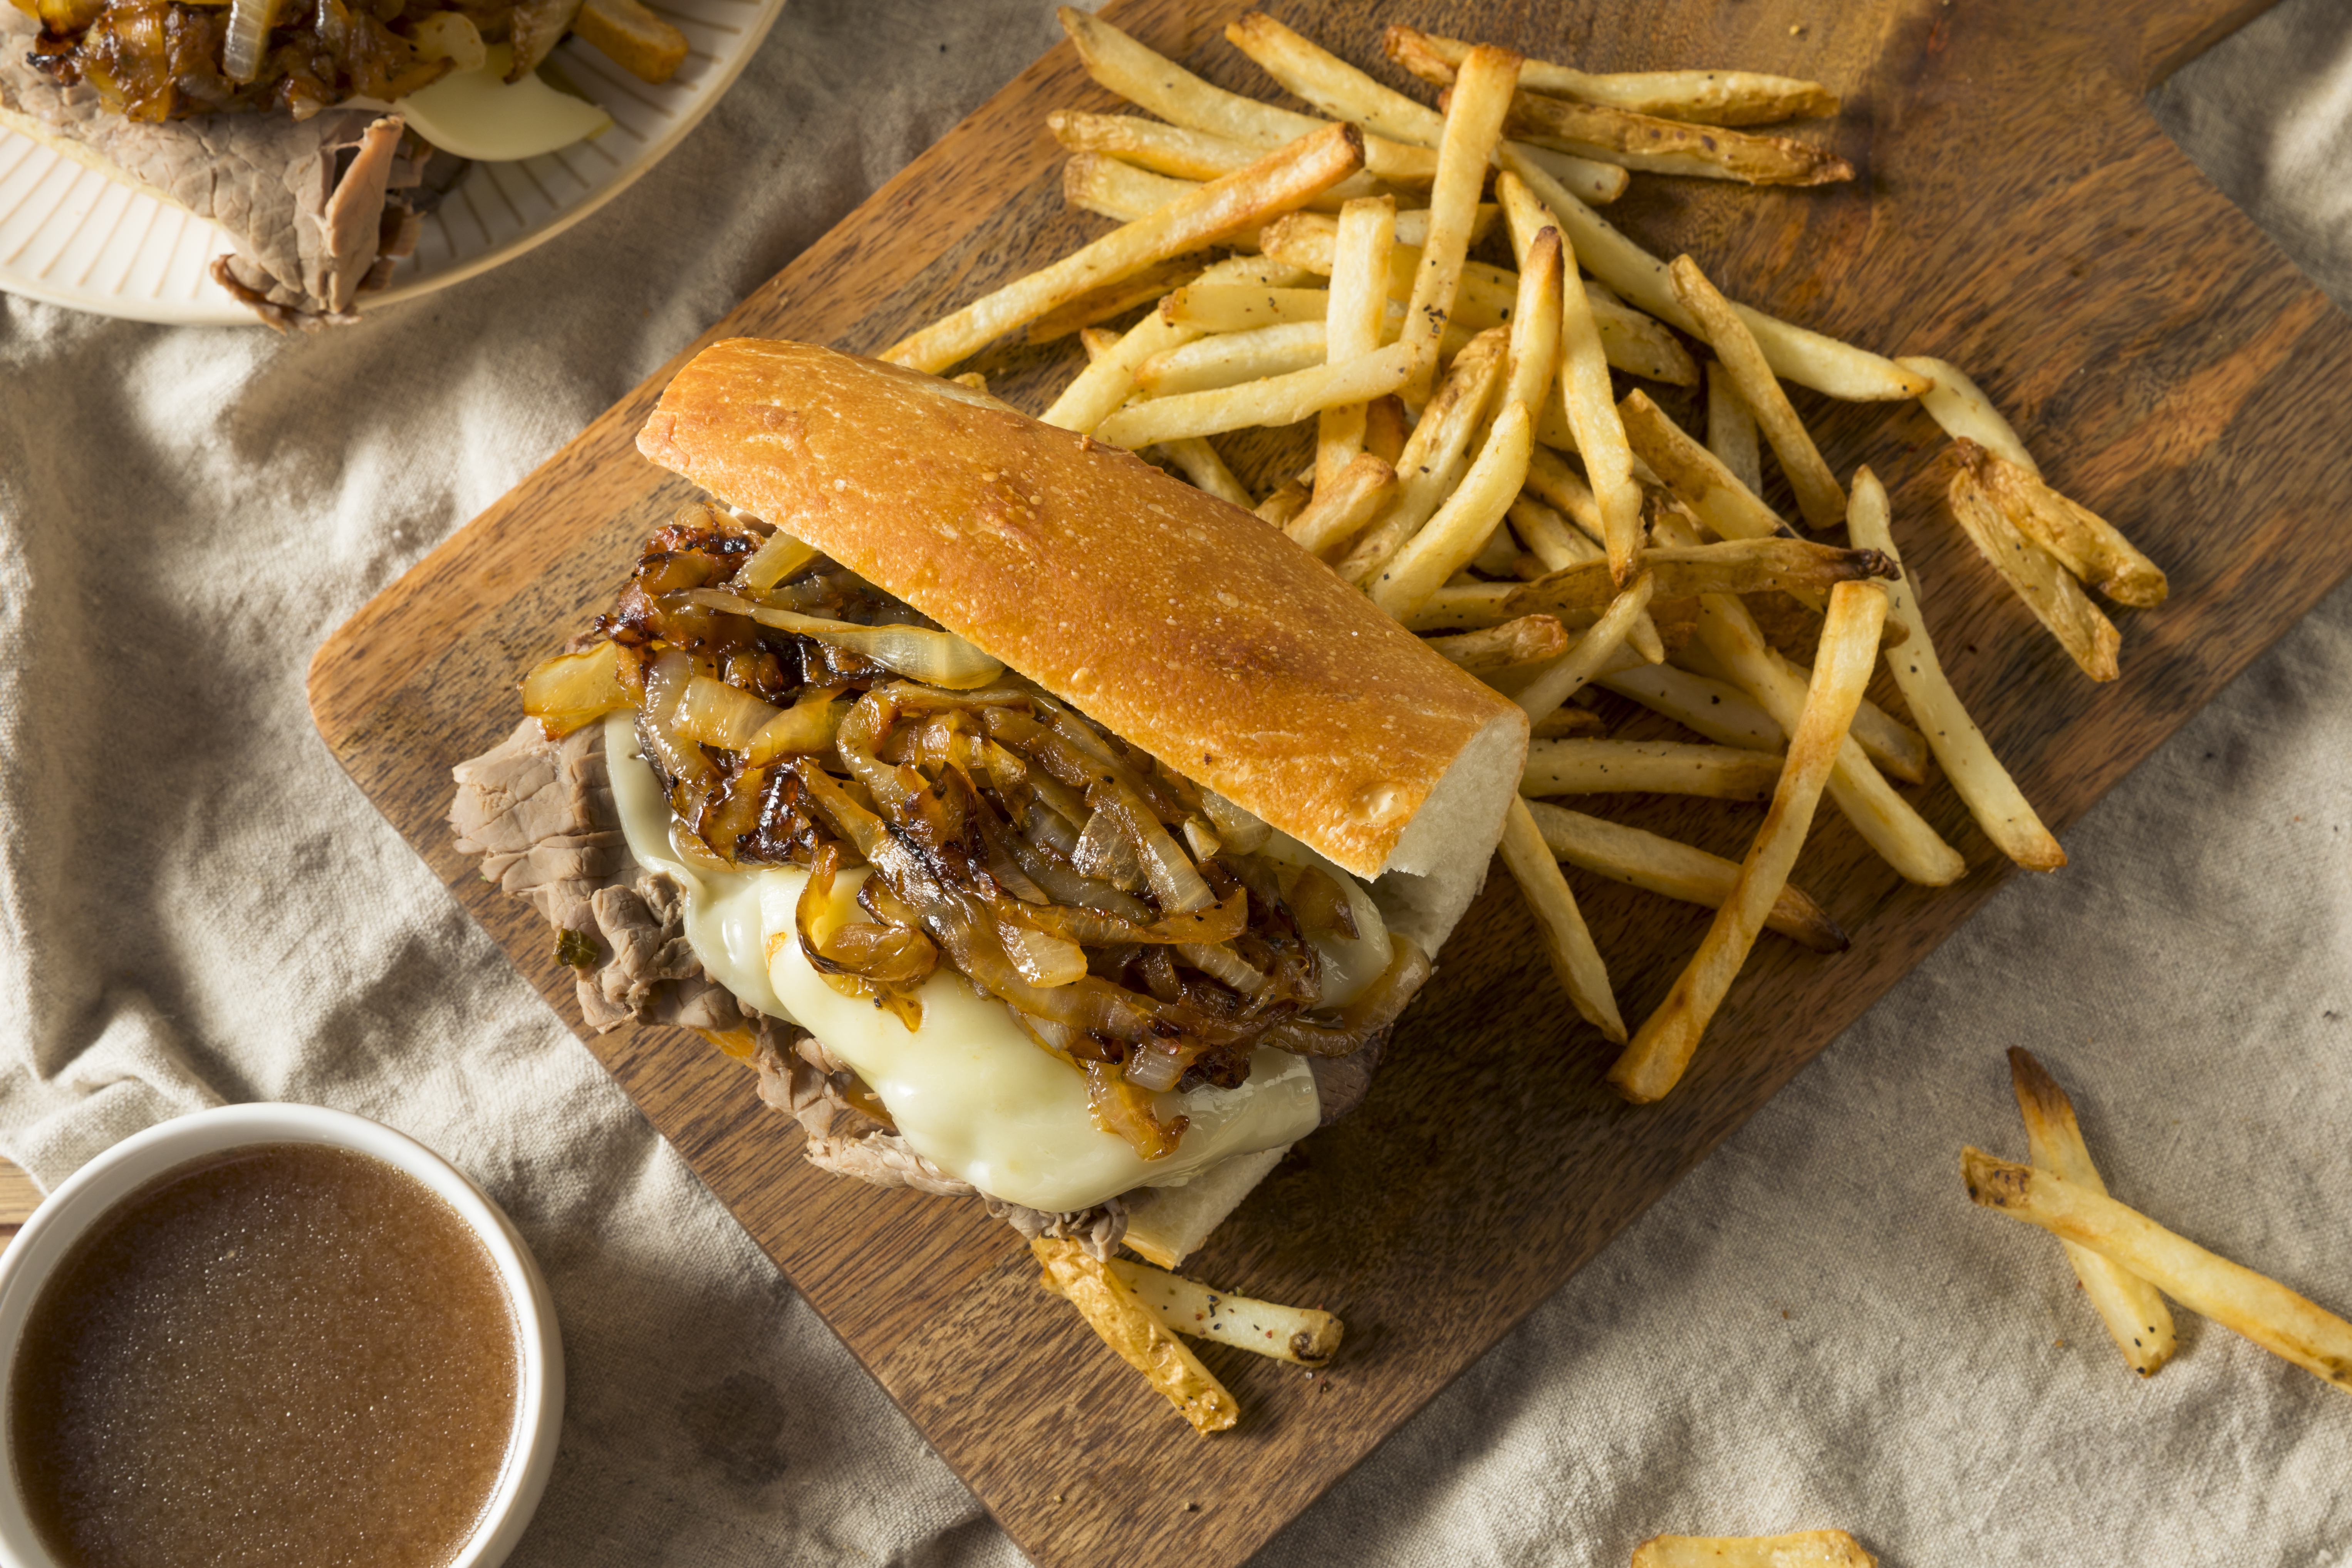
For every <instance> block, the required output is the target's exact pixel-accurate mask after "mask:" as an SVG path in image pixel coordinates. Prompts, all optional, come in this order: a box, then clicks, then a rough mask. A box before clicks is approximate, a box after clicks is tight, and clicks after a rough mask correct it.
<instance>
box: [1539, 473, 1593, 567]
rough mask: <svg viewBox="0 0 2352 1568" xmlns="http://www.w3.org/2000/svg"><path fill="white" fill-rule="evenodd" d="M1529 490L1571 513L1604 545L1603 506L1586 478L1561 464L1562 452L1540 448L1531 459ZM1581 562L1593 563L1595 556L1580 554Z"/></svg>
mask: <svg viewBox="0 0 2352 1568" xmlns="http://www.w3.org/2000/svg"><path fill="white" fill-rule="evenodd" d="M1528 493H1529V494H1531V495H1533V496H1536V497H1538V499H1540V500H1543V501H1545V502H1546V503H1548V504H1549V505H1550V506H1552V507H1554V508H1556V509H1558V510H1560V511H1562V512H1565V513H1567V514H1568V517H1569V519H1570V521H1573V522H1574V523H1575V524H1576V526H1577V527H1578V528H1579V529H1580V530H1582V531H1583V533H1584V536H1585V537H1586V538H1587V539H1589V540H1591V542H1593V543H1594V544H1596V545H1598V544H1599V543H1600V542H1601V503H1600V502H1599V501H1598V500H1595V499H1594V498H1593V494H1592V487H1591V485H1589V484H1586V483H1585V482H1584V476H1583V475H1581V474H1580V473H1578V472H1577V471H1576V470H1575V469H1574V468H1570V467H1569V466H1568V465H1567V464H1566V463H1563V462H1561V461H1560V459H1559V453H1557V452H1555V451H1552V450H1550V449H1549V448H1546V447H1537V448H1536V450H1535V452H1534V453H1533V454H1532V455H1531V456H1529V458H1528ZM1577 559H1578V560H1580V561H1590V560H1591V559H1592V557H1591V555H1580V556H1578V557H1577ZM1563 564H1565V563H1563Z"/></svg>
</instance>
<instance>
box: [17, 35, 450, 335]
mask: <svg viewBox="0 0 2352 1568" xmlns="http://www.w3.org/2000/svg"><path fill="white" fill-rule="evenodd" d="M37 33H38V24H37V23H35V22H34V21H33V20H32V19H31V18H30V17H27V16H25V15H24V14H23V13H21V12H20V11H18V10H17V9H16V7H15V6H14V5H0V117H5V119H7V120H8V121H10V122H12V123H14V124H15V125H16V126H17V127H18V128H20V129H22V130H24V131H26V133H28V134H31V135H36V136H38V137H40V138H42V139H43V140H45V141H47V142H52V143H53V144H60V145H62V146H64V147H66V148H68V149H70V150H71V151H73V152H76V153H80V154H83V155H84V159H83V161H85V162H89V163H95V164H97V165H98V166H100V167H101V168H103V169H105V170H106V171H107V172H108V173H110V174H123V175H127V176H128V177H130V178H131V179H132V180H134V181H136V182H138V183H139V184H142V185H145V186H147V187H149V188H151V189H152V190H154V191H155V192H157V193H158V194H159V195H163V197H164V198H165V199H167V200H169V201H171V202H173V203H174V204H176V205H180V206H183V207H185V208H186V209H187V210H188V211H189V212H191V213H194V215H195V216H198V217H200V218H207V219H209V220H211V221H212V222H213V223H215V224H216V225H218V226H219V227H220V229H221V231H222V232H223V233H224V234H226V236H227V237H228V240H229V244H230V246H231V247H233V254H231V255H228V256H225V257H222V258H219V259H218V260H217V261H215V263H214V267H213V275H214V277H215V279H218V281H219V282H220V283H221V284H222V285H223V286H224V287H226V289H228V290H229V292H230V293H232V294H234V295H236V297H237V298H238V299H239V300H243V301H245V302H246V303H247V305H249V306H251V307H252V308H253V309H254V310H255V311H256V313H257V314H258V315H260V317H261V318H262V320H264V321H268V323H269V324H270V325H272V326H274V327H277V328H278V329H280V330H281V331H282V330H284V329H285V328H288V327H303V328H311V327H319V326H324V325H328V324H331V323H341V322H348V321H356V320H358V317H357V315H356V314H355V313H354V312H353V311H352V300H355V299H356V298H357V297H358V296H359V294H360V293H361V292H362V289H381V288H383V286H384V283H385V281H386V279H387V278H388V276H389V272H390V268H380V267H379V266H378V265H377V264H378V262H379V261H380V260H383V259H386V252H385V245H386V242H387V241H389V242H390V243H391V245H392V247H393V250H392V254H395V255H396V254H400V253H401V247H402V246H403V245H404V244H405V245H407V246H411V247H413V246H414V244H415V233H414V230H413V228H412V227H411V226H409V224H408V223H407V221H406V220H407V219H408V217H409V216H410V214H411V206H410V202H409V199H408V193H410V192H412V191H415V190H416V189H417V188H418V187H419V184H420V182H421V181H422V179H423V177H424V162H425V157H426V156H428V155H429V152H428V151H426V150H421V149H416V148H415V143H414V142H413V140H412V149H413V150H414V151H415V155H414V156H404V155H403V153H402V151H401V143H402V122H401V121H400V120H399V118H398V117H396V116H393V115H385V114H383V113H380V112H378V111H375V110H357V109H332V110H325V111H323V112H321V113H319V114H315V115H312V116H311V117H310V119H308V120H300V121H298V120H295V119H293V118H292V117H291V116H289V115H286V114H278V113H236V114H204V115H196V116H194V117H191V118H189V119H185V120H173V121H164V122H163V123H161V124H149V123H143V122H141V121H132V120H127V119H125V118H123V117H122V116H121V115H120V114H117V113H114V112H113V111H111V110H109V109H107V107H106V106H105V104H104V103H103V102H102V101H101V100H100V98H99V95H98V92H97V90H96V89H93V88H89V87H87V86H81V85H76V86H72V87H59V86H58V85H57V84H56V83H55V82H53V81H51V80H50V79H49V78H48V77H47V76H46V75H44V74H43V73H42V72H40V71H39V70H37V69H35V68H33V67H32V66H31V65H29V64H27V63H26V58H25V57H26V51H27V48H28V47H29V46H30V44H31V41H32V40H33V38H34V37H37Z"/></svg>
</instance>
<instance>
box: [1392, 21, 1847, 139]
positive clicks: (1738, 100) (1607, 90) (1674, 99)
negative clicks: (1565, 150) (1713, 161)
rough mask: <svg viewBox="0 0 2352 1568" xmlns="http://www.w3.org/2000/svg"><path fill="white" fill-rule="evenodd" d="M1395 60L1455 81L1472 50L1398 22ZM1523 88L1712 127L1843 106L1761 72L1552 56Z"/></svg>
mask: <svg viewBox="0 0 2352 1568" xmlns="http://www.w3.org/2000/svg"><path fill="white" fill-rule="evenodd" d="M1382 42H1383V44H1384V45H1385V47H1386V48H1387V50H1388V56H1389V58H1391V59H1392V60H1394V61H1395V62H1396V63H1397V64H1399V65H1401V66H1402V67H1403V68H1405V69H1407V70H1409V71H1411V72H1412V74H1413V75H1415V76H1417V77H1419V78H1421V79H1422V80H1423V81H1428V82H1434V83H1436V84H1437V85H1438V86H1440V87H1451V86H1453V85H1454V67H1456V66H1458V65H1460V64H1461V63H1462V59H1463V57H1464V56H1465V55H1467V54H1468V53H1469V52H1470V46H1469V45H1468V44H1466V43H1464V42H1463V41H1461V40H1460V39H1458V38H1441V37H1432V36H1431V35H1429V34H1427V33H1423V32H1418V31H1416V30H1415V29H1413V28H1412V27H1402V26H1391V27H1390V28H1389V29H1388V32H1387V34H1386V36H1385V37H1384V38H1383V39H1382ZM1519 87H1520V89H1521V90H1523V91H1527V92H1545V93H1550V94H1551V95H1553V96H1554V97H1556V98H1572V99H1575V100H1577V101H1579V102H1580V103H1604V104H1608V105H1611V106H1612V107H1613V108H1617V109H1628V110H1633V112H1634V113H1636V114H1654V115H1656V116H1657V117H1658V118H1659V119H1661V120H1695V121H1702V122H1704V123H1706V124H1708V125H1769V124H1772V123H1774V122H1775V121H1782V120H1819V119H1826V118H1828V117H1830V116H1832V115H1834V114H1836V113H1837V111H1838V99H1837V94H1835V93H1833V92H1832V91H1831V90H1830V89H1827V88H1825V87H1823V86H1822V85H1821V83H1819V82H1812V81H1800V80H1798V79H1794V78H1792V77H1785V76H1765V75H1762V74H1760V73H1759V72H1755V71H1710V70H1679V71H1628V72H1622V73H1617V74H1612V75H1607V76H1599V75H1594V74H1592V73H1590V72H1586V71H1580V70H1576V69H1573V68H1570V67H1568V66H1560V65H1553V64H1550V63H1549V61H1545V60H1529V61H1528V62H1527V63H1526V64H1525V65H1523V66H1521V67H1520V68H1519Z"/></svg>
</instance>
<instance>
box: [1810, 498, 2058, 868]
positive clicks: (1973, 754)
mask: <svg viewBox="0 0 2352 1568" xmlns="http://www.w3.org/2000/svg"><path fill="white" fill-rule="evenodd" d="M1846 523H1847V527H1848V529H1849V530H1850V537H1851V538H1852V539H1853V542H1854V543H1855V544H1857V545H1860V546H1861V547H1862V548H1864V549H1865V550H1876V551H1879V552H1883V553H1884V554H1885V555H1886V556H1887V557H1888V558H1889V559H1890V560H1895V561H1896V562H1897V564H1900V560H1899V558H1898V557H1896V555H1895V533H1894V530H1893V529H1892V528H1891V527H1890V526H1889V525H1888V521H1887V508H1886V490H1885V487H1883V486H1882V485H1880V484H1879V482H1878V477H1877V476H1876V475H1875V474H1874V473H1872V472H1871V471H1870V469H1869V468H1858V469H1856V470H1855V471H1854V476H1853V500H1852V501H1851V503H1850V504H1849V506H1848V508H1847V512H1846ZM1886 604H1887V615H1888V616H1889V617H1890V618H1891V619H1894V620H1897V621H1900V622H1902V623H1904V624H1905V625H1906V626H1909V627H1910V630H1911V636H1910V637H1909V638H1908V639H1907V640H1906V642H1905V643H1904V645H1903V647H1901V648H1900V649H1899V650H1892V651H1889V652H1888V653H1887V654H1886V666H1887V668H1888V669H1889V670H1891V671H1892V672H1893V673H1894V676H1895V685H1896V686H1898V687H1900V688H1901V689H1902V691H1903V700H1904V701H1906V702H1907V703H1909V704H1910V705H1911V711H1912V712H1913V713H1914V714H1915V715H1916V716H1917V718H1918V720H1919V727H1920V729H1921V731H1924V732H1925V734H1926V736H1927V744H1928V745H1929V746H1930V747H1932V748H1934V750H1935V752H1936V761H1937V763H1941V764H1942V766H1943V769H1944V776H1945V777H1946V778H1948V779H1949V780H1951V781H1952V788H1953V789H1954V790H1955V791H1956V792H1957V793H1958V795H1959V797H1960V799H1961V800H1962V801H1963V802H1965V803H1966V804H1967V805H1968V808H1969V814H1970V815H1972V816H1975V818H1976V819H1977V826H1979V827H1981V828H1983V829H1984V834H1985V837H1987V838H1990V839H1991V840H1992V844H1993V847H1994V848H1996V849H1998V850H2000V852H2001V853H2002V854H2004V855H2006V856H2008V857H2009V858H2011V860H2014V861H2016V862H2017V863H2018V864H2019V865H2021V866H2022V867H2024V868H2027V869H2028V870H2032V871H2055V870H2056V869H2058V868H2060V867H2061V866H2063V865H2064V864H2066V851H2065V850H2063V849H2062V848H2060V847H2058V840H2057V839H2056V838H2054V837H2052V836H2051V832H2050V830H2049V829H2048V828H2047V827H2044V826H2042V818H2041V817H2040V816H2037V815H2035V813H2034V810H2033V807H2032V805H2030V804H2028V803H2027V801H2026V798H2025V795H2024V794H2023V792H2021V790H2019V789H2018V787H2017V782H2016V781H2015V780H2014V779H2012V778H2011V777H2010V776H2009V770H2007V769H2006V768H2004V767H2002V766H2001V765H2000V758H1999V757H1997V756H1995V755H1993V751H1992V746H1991V744H1990V742H1987V741H1986V740H1985V738H1984V731H1981V730H1979V729H1978V728H1977V721H1975V720H1974V719H1972V718H1970V717H1969V710H1967V709H1966V708H1964V707H1962V706H1961V704H1960V700H1959V697H1958V694H1957V693H1955V692H1954V691H1953V690H1952V685H1951V682H1950V681H1948V680H1947V679H1945V678H1944V667H1943V663H1942V661H1941V660H1939V659H1937V657H1936V645H1935V643H1934V642H1932V641H1931V640H1929V638H1928V636H1927V620H1926V618H1925V617H1924V616H1921V615H1920V613H1919V584H1918V581H1917V579H1916V577H1915V576H1914V575H1913V574H1911V573H1910V572H1908V571H1906V572H1905V573H1904V574H1903V575H1902V576H1901V577H1900V578H1898V579H1896V580H1895V581H1893V582H1890V583H1889V584H1887V585H1886Z"/></svg>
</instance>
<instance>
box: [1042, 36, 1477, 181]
mask: <svg viewBox="0 0 2352 1568" xmlns="http://www.w3.org/2000/svg"><path fill="white" fill-rule="evenodd" d="M1055 16H1056V17H1057V18H1058V19H1059V20H1060V22H1061V24H1062V31H1063V32H1064V33H1065V34H1066V35H1067V36H1068V37H1069V40H1070V42H1071V44H1072V45H1073V46H1074V47H1076V49H1077V51H1078V58H1079V60H1080V61H1081V62H1082V63H1083V64H1084V65H1085V66H1086V68H1087V75H1088V76H1091V77H1093V78H1094V79H1095V80H1096V81H1097V82H1099V83H1101V84H1102V85H1103V86H1104V87H1107V88H1108V89H1110V90H1111V91H1113V92H1115V93H1117V94H1118V96H1119V97H1121V98H1123V99H1126V100H1128V101H1129V103H1132V104H1134V105H1135V106H1136V107H1138V108H1139V109H1143V110H1150V112H1151V113H1153V114H1156V115H1158V116H1160V119H1162V120H1165V121H1168V122H1169V123H1170V124H1171V125H1181V126H1183V127H1185V128H1187V129H1189V130H1193V131H1205V132H1209V133H1210V134H1212V135H1214V136H1223V137H1225V138H1227V139H1228V140H1230V141H1234V142H1248V143H1250V144H1251V145H1253V146H1256V147H1260V148H1266V147H1278V146H1281V145H1282V144H1283V143H1285V142H1295V141H1297V139H1298V138H1300V137H1301V136H1305V135H1307V134H1309V133H1311V132H1318V131H1321V130H1324V129H1326V128H1327V127H1326V124H1325V122H1324V121H1320V120H1317V119H1315V118H1313V117H1312V116H1311V115H1305V114H1296V113H1293V112H1292V111H1291V110H1287V109H1277V108H1276V107H1275V106H1274V105H1273V104H1271V103H1260V102H1259V101H1258V100H1255V99H1254V98H1244V97H1243V96H1242V95H1241V94H1240V93H1237V92H1227V91H1226V90H1225V89H1223V88H1221V87H1212V86H1210V85H1209V84H1208V83H1207V82H1205V81H1202V79H1200V78H1199V77H1197V76H1194V75H1193V74H1192V72H1191V71H1188V70H1186V69H1185V68H1183V67H1182V66H1180V65H1178V64H1177V63H1176V62H1175V61H1174V60H1171V59H1170V58H1167V57H1166V56H1164V55H1161V54H1160V53H1158V52H1157V51H1155V50H1153V49H1150V48H1148V47H1145V46H1144V45H1143V44H1141V43H1139V42H1138V41H1137V40H1136V39H1134V38H1131V37H1128V35H1126V34H1125V33H1122V32H1120V31H1119V30H1118V28H1117V27H1114V26H1111V25H1110V24H1109V23H1108V22H1106V21H1104V20H1103V19H1102V18H1101V17H1099V16H1091V15H1089V14H1088V13H1087V12H1084V11H1080V10H1078V9H1076V7H1074V6H1069V5H1065V6H1063V7H1062V8H1061V9H1060V10H1059V11H1057V12H1056V13H1055ZM1364 170H1365V172H1366V173H1367V174H1370V175H1371V176H1372V177H1373V178H1374V179H1377V180H1384V181H1386V182H1387V183H1389V184H1392V185H1406V186H1412V187H1416V188H1418V187H1421V186H1425V185H1427V184H1429V183H1430V181H1431V180H1432V179H1433V178H1434V177H1435V176H1436V173H1437V158H1436V155H1435V154H1434V153H1431V152H1430V151H1429V150H1428V149H1427V148H1425V147H1406V146H1402V145H1400V144H1398V143H1397V142H1391V141H1389V140H1388V139H1387V138H1385V137H1377V136H1376V137H1371V138H1368V139H1367V140H1366V142H1365V143H1364Z"/></svg>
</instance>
